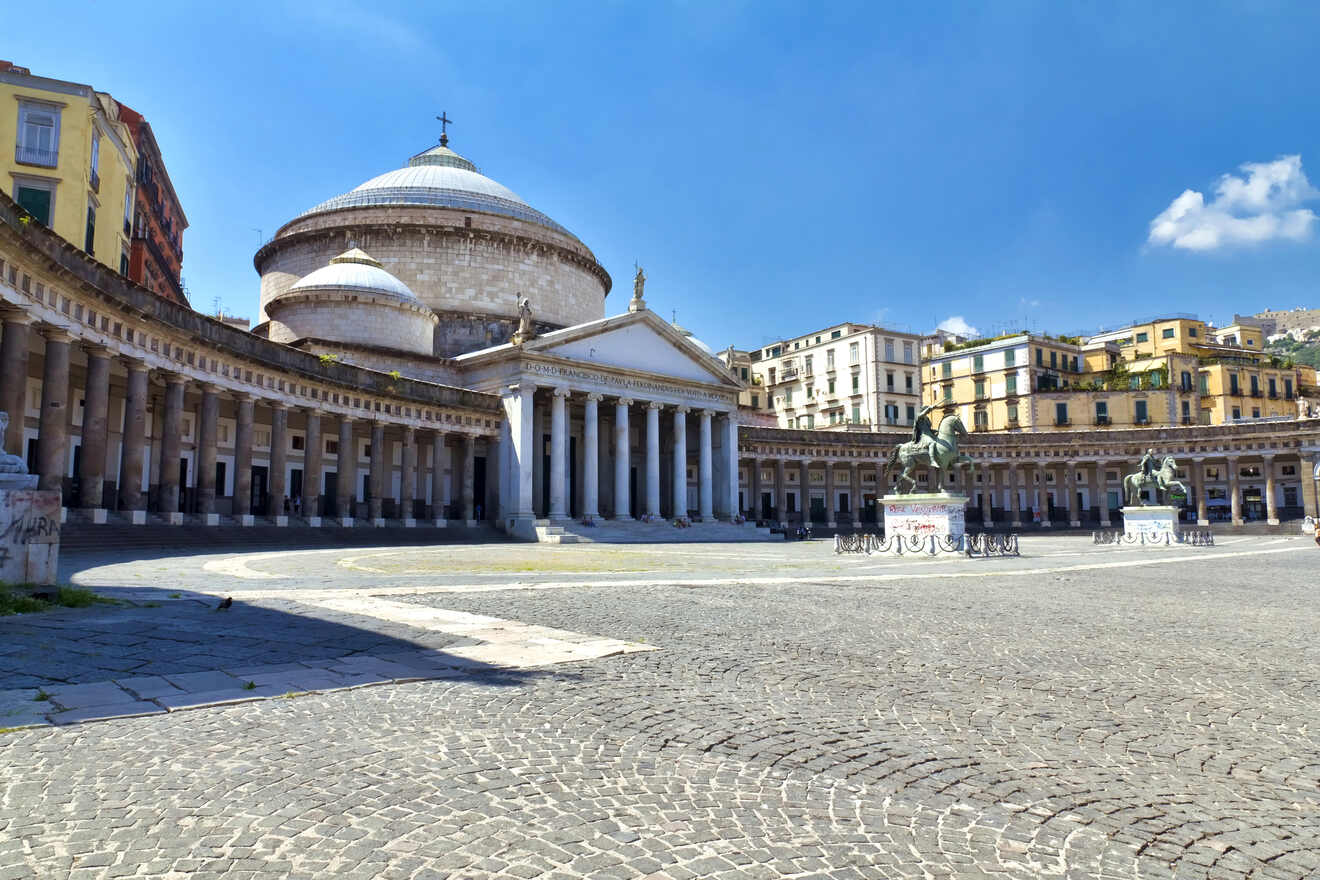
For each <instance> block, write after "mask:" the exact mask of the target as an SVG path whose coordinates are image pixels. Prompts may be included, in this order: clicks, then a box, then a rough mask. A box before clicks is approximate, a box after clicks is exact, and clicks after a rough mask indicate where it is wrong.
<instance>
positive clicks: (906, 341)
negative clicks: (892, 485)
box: [719, 323, 921, 431]
mask: <svg viewBox="0 0 1320 880" xmlns="http://www.w3.org/2000/svg"><path fill="white" fill-rule="evenodd" d="M920 342H921V338H920V337H919V336H917V335H915V334H912V333H904V332H901V331H897V330H888V329H885V328H883V327H876V326H874V325H871V324H853V323H846V324H835V325H833V326H831V327H826V328H824V329H822V330H817V331H815V332H812V333H807V334H805V335H803V336H798V337H789V338H788V339H783V340H780V341H777V342H772V343H769V344H767V345H763V346H761V347H760V348H757V349H751V350H739V349H734V348H732V347H730V348H729V349H726V350H725V351H723V352H721V353H720V354H719V357H720V359H721V360H723V361H724V363H725V364H726V365H727V366H729V367H730V369H731V370H732V372H733V373H734V374H735V375H736V376H737V378H738V379H739V381H741V382H743V383H744V384H746V385H747V388H746V390H745V391H744V392H743V394H742V396H741V398H740V400H739V403H740V404H741V405H742V406H746V407H749V408H750V409H751V410H752V411H753V412H754V413H757V414H762V415H771V416H773V417H774V419H775V421H776V423H777V424H778V425H779V426H780V427H783V428H806V429H816V430H822V429H823V430H835V431H841V430H866V429H870V428H876V427H879V426H889V427H895V426H908V425H911V424H912V423H913V421H914V420H915V418H916V413H917V410H918V409H919V408H920V405H921V359H920Z"/></svg>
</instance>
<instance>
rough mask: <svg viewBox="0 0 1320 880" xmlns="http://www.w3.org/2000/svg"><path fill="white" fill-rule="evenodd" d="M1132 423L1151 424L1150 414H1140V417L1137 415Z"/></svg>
mask: <svg viewBox="0 0 1320 880" xmlns="http://www.w3.org/2000/svg"><path fill="white" fill-rule="evenodd" d="M1132 424H1134V425H1149V424H1150V416H1146V417H1145V418H1141V417H1140V416H1139V417H1137V418H1135V419H1133V420H1132Z"/></svg>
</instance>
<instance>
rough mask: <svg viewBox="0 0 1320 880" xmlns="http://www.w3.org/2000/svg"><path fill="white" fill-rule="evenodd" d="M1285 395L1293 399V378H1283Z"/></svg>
mask: <svg viewBox="0 0 1320 880" xmlns="http://www.w3.org/2000/svg"><path fill="white" fill-rule="evenodd" d="M1283 396H1284V397H1286V398H1287V399H1289V400H1292V396H1293V391H1292V379H1284V380H1283Z"/></svg>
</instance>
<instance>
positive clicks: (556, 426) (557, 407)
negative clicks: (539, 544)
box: [549, 386, 568, 520]
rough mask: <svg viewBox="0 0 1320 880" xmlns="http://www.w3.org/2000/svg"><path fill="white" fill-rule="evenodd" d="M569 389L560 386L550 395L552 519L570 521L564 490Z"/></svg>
mask: <svg viewBox="0 0 1320 880" xmlns="http://www.w3.org/2000/svg"><path fill="white" fill-rule="evenodd" d="M566 397H568V389H567V388H564V387H563V386H560V387H559V388H555V389H554V390H553V391H552V392H551V394H550V517H549V518H550V519H551V520H565V519H568V510H567V508H566V507H565V499H564V494H565V493H564V490H565V488H566V486H565V479H564V471H565V467H564V465H565V464H567V462H566V461H565V460H564V454H565V453H564V450H565V449H566V448H567V446H568V424H567V423H568V418H567V416H566V414H565V411H564V399H565V398H566Z"/></svg>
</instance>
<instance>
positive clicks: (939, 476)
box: [885, 406, 975, 495]
mask: <svg viewBox="0 0 1320 880" xmlns="http://www.w3.org/2000/svg"><path fill="white" fill-rule="evenodd" d="M932 409H934V406H928V407H925V408H924V409H922V411H921V415H920V416H919V417H918V418H917V424H916V425H915V426H914V427H913V430H912V433H913V439H912V440H908V441H906V442H904V443H900V444H898V445H897V446H895V447H894V450H893V452H891V453H889V463H888V465H887V466H886V467H885V473H889V472H891V471H893V470H894V468H895V467H896V466H898V465H902V467H903V471H902V473H901V474H899V477H898V485H897V486H896V487H895V489H894V492H895V493H896V494H898V495H910V494H912V492H913V491H914V490H915V489H916V488H917V480H916V477H914V476H913V471H914V470H915V469H916V467H917V465H919V464H922V465H925V466H926V467H928V468H930V470H931V471H932V472H933V473H934V475H935V489H934V491H936V492H944V491H947V490H946V488H945V485H944V481H945V472H946V471H951V470H952V469H953V468H955V467H963V466H965V467H966V468H967V485H971V484H972V483H973V482H974V481H975V476H974V468H975V462H973V461H972V458H971V456H969V455H967V454H966V453H962V452H959V451H958V440H959V439H963V440H966V439H967V428H966V426H964V425H963V422H962V419H960V418H958V416H956V415H947V416H945V417H944V418H943V419H941V420H940V427H939V430H938V431H936V432H934V433H932V432H931V429H930V418H929V416H928V415H927V414H928V413H929V412H930V411H931V410H932ZM923 422H924V425H923Z"/></svg>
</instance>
